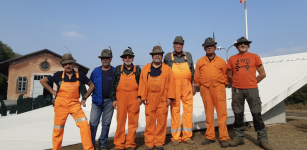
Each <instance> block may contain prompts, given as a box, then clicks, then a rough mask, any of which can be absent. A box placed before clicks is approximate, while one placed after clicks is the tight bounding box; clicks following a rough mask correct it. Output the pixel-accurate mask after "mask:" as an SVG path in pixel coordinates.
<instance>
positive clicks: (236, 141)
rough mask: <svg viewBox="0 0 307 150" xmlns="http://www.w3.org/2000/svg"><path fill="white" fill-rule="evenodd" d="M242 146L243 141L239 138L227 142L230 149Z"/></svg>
mask: <svg viewBox="0 0 307 150" xmlns="http://www.w3.org/2000/svg"><path fill="white" fill-rule="evenodd" d="M243 144H245V143H244V140H243V138H240V137H235V138H234V139H233V140H232V141H230V142H229V146H230V147H236V146H238V145H243Z"/></svg>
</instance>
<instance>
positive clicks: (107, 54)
mask: <svg viewBox="0 0 307 150" xmlns="http://www.w3.org/2000/svg"><path fill="white" fill-rule="evenodd" d="M103 57H109V58H112V57H113V55H112V51H111V50H109V49H103V50H102V52H101V55H100V56H98V58H103Z"/></svg>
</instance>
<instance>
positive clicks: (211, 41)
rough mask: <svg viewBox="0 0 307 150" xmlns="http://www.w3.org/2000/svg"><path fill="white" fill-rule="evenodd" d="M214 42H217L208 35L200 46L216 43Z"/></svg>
mask: <svg viewBox="0 0 307 150" xmlns="http://www.w3.org/2000/svg"><path fill="white" fill-rule="evenodd" d="M216 44H217V42H216V41H215V40H214V39H213V38H211V37H208V38H206V40H205V42H204V43H203V45H202V46H203V47H205V46H210V45H216Z"/></svg>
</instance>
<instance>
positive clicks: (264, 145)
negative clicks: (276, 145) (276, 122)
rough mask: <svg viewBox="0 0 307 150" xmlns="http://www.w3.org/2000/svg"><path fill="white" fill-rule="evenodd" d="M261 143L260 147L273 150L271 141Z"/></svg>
mask: <svg viewBox="0 0 307 150" xmlns="http://www.w3.org/2000/svg"><path fill="white" fill-rule="evenodd" d="M259 144H260V147H262V148H263V149H264V150H273V148H272V146H271V145H270V144H269V142H260V143H259Z"/></svg>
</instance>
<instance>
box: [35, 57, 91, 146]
mask: <svg viewBox="0 0 307 150" xmlns="http://www.w3.org/2000/svg"><path fill="white" fill-rule="evenodd" d="M75 61H76V60H74V59H73V57H72V56H71V54H64V55H63V57H62V61H61V65H62V66H63V68H64V71H58V72H56V73H55V74H52V75H51V76H48V77H46V78H43V79H41V80H40V82H41V84H42V85H43V87H44V88H45V89H47V90H48V91H49V92H50V93H52V94H53V95H54V96H56V100H55V102H54V113H55V115H54V127H53V134H52V143H53V150H60V149H61V146H62V139H63V133H64V125H65V122H66V119H67V116H68V114H70V115H71V116H72V117H73V118H74V120H75V121H76V125H77V126H78V127H79V128H80V134H81V140H82V145H83V149H84V150H94V147H93V144H92V140H91V131H90V126H89V124H88V122H87V119H86V116H85V114H84V112H83V110H82V108H81V105H83V107H85V101H86V99H87V97H88V96H89V95H90V94H91V92H92V91H93V89H94V84H93V83H91V82H90V80H89V79H88V78H87V77H86V76H85V74H83V73H82V72H78V71H75V70H74V69H73V68H74V62H75ZM48 82H55V83H56V84H57V86H58V91H57V92H56V91H54V90H53V89H52V88H51V87H50V86H49V85H48ZM81 84H88V85H89V90H88V91H87V93H86V94H85V95H84V97H83V98H82V101H81V102H79V97H80V93H79V87H80V85H81ZM80 104H81V105H80Z"/></svg>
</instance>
